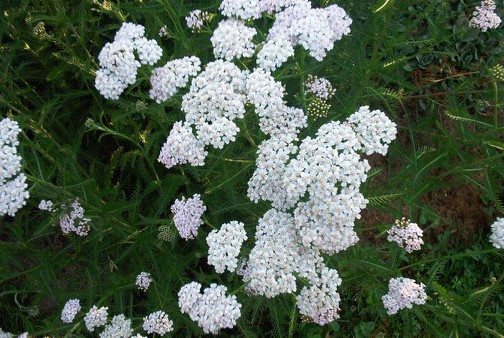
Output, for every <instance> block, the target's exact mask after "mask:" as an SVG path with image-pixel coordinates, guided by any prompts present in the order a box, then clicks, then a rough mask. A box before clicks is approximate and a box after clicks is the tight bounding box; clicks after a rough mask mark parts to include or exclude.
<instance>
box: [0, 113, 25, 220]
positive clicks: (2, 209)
mask: <svg viewBox="0 0 504 338" xmlns="http://www.w3.org/2000/svg"><path fill="white" fill-rule="evenodd" d="M20 132H21V128H20V127H19V125H18V123H17V122H16V121H13V120H11V119H9V118H8V117H6V118H4V119H2V121H0V216H4V215H6V214H7V215H9V216H12V217H14V215H15V214H16V213H17V211H18V210H19V209H21V208H22V207H23V206H24V205H25V204H26V199H28V198H29V197H30V194H29V193H28V191H26V188H28V184H26V183H25V182H26V176H25V175H24V174H23V173H19V172H20V170H21V156H19V155H18V153H17V146H18V145H19V141H18V139H17V138H18V134H19V133H20ZM16 175H17V176H16Z"/></svg>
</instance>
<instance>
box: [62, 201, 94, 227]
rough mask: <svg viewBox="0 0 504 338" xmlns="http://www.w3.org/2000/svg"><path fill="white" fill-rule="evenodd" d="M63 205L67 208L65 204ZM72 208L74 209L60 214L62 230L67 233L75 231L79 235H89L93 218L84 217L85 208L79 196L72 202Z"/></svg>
mask: <svg viewBox="0 0 504 338" xmlns="http://www.w3.org/2000/svg"><path fill="white" fill-rule="evenodd" d="M61 207H62V208H63V209H65V205H62V206H61ZM70 208H71V209H72V210H71V211H70V212H68V211H67V212H64V213H63V214H61V216H60V227H61V231H62V232H63V233H64V234H65V235H67V234H69V233H70V232H75V233H76V234H77V235H79V236H87V234H88V233H89V230H90V226H89V224H88V223H89V222H91V219H89V218H86V217H84V208H83V207H82V206H81V204H80V203H79V198H78V197H76V198H75V200H74V201H73V202H72V204H71V205H70Z"/></svg>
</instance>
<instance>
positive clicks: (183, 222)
mask: <svg viewBox="0 0 504 338" xmlns="http://www.w3.org/2000/svg"><path fill="white" fill-rule="evenodd" d="M205 211H206V206H205V205H204V204H203V201H202V200H201V195H200V194H194V195H193V197H191V198H188V199H186V198H185V197H182V199H181V200H176V201H175V203H173V205H172V206H171V212H172V213H173V223H175V227H176V228H177V230H178V231H179V234H180V237H182V238H184V239H186V240H188V239H193V238H194V237H195V236H196V235H197V234H198V229H199V227H200V225H202V224H203V220H202V219H201V217H202V216H203V213H204V212H205Z"/></svg>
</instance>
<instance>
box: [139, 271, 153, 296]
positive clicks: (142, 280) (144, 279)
mask: <svg viewBox="0 0 504 338" xmlns="http://www.w3.org/2000/svg"><path fill="white" fill-rule="evenodd" d="M151 282H152V277H151V274H150V273H148V272H145V271H142V272H140V274H139V275H138V276H137V277H136V281H135V285H136V286H138V289H139V290H142V291H144V292H146V291H147V289H149V286H150V283H151Z"/></svg>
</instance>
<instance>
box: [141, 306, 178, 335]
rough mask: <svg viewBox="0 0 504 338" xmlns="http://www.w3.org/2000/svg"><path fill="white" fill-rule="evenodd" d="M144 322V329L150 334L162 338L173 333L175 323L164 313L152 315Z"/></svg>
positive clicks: (157, 312) (159, 312)
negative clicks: (155, 334) (161, 337)
mask: <svg viewBox="0 0 504 338" xmlns="http://www.w3.org/2000/svg"><path fill="white" fill-rule="evenodd" d="M143 320H144V322H143V329H144V330H145V331H147V333H149V334H150V333H157V334H159V335H161V336H162V335H165V334H167V333H168V332H171V331H173V321H172V320H171V319H170V317H168V315H167V314H166V313H165V312H164V311H156V312H154V313H151V314H150V315H148V316H147V317H144V319H143Z"/></svg>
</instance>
